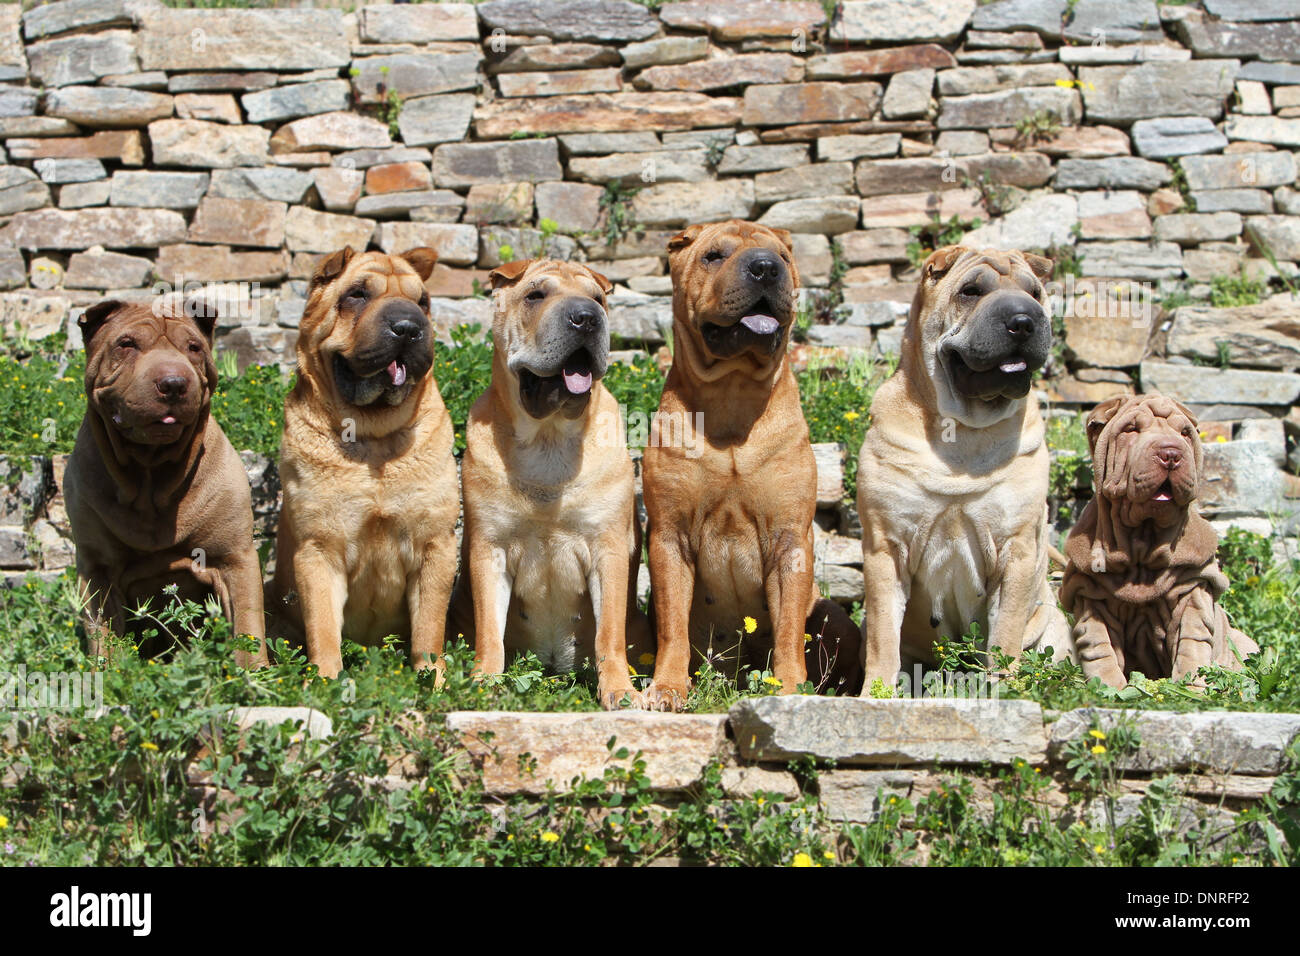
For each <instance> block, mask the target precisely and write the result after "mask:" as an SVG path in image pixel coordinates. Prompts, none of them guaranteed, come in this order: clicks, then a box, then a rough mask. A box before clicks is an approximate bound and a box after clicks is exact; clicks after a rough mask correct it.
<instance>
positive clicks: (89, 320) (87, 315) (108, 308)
mask: <svg viewBox="0 0 1300 956" xmlns="http://www.w3.org/2000/svg"><path fill="white" fill-rule="evenodd" d="M124 305H126V303H125V302H123V301H122V300H121V299H105V300H104V301H103V302H96V303H95V304H94V305H92V306H88V307H87V308H86V310H85V311H84V312H82V313H81V317H80V318H79V319H77V325H78V327H79V328H80V329H81V341H82V343H83V344H84V345H85V347H86V348H87V349H89V348H90V340H91V339H93V338H94V337H95V333H96V332H98V331H99V330H100V329H101V328H103V326H104V323H105V322H107V321H108V320H109V317H110V316H112V314H113V313H114V312H116V311H117V310H118V309H120V308H122V306H124Z"/></svg>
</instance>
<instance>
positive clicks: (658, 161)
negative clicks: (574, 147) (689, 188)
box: [569, 149, 713, 186]
mask: <svg viewBox="0 0 1300 956" xmlns="http://www.w3.org/2000/svg"><path fill="white" fill-rule="evenodd" d="M569 175H570V176H572V177H573V178H575V179H580V180H582V181H584V182H589V183H609V182H622V183H626V184H628V185H636V186H641V185H643V184H645V183H698V182H704V181H705V180H711V179H713V170H712V168H711V167H710V166H709V153H708V150H705V149H684V150H680V151H678V150H656V151H654V152H651V153H609V154H607V155H605V156H575V157H573V158H571V159H570V160H569Z"/></svg>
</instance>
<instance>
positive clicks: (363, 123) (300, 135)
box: [271, 112, 393, 153]
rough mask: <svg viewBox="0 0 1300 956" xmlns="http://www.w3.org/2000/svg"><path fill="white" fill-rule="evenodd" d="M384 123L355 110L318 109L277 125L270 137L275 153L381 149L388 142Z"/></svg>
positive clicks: (388, 144)
mask: <svg viewBox="0 0 1300 956" xmlns="http://www.w3.org/2000/svg"><path fill="white" fill-rule="evenodd" d="M392 142H393V141H392V139H391V138H390V137H389V135H388V127H387V126H385V125H384V124H383V123H381V122H379V121H378V120H376V119H371V118H370V117H368V116H361V115H359V114H357V113H349V112H334V113H321V114H320V115H318V116H308V117H305V118H303V119H299V120H294V121H293V122H292V123H288V124H286V125H284V126H281V127H280V128H279V129H278V130H276V131H275V135H274V136H272V137H271V146H272V147H273V148H274V149H275V151H276V152H277V153H304V152H311V151H313V150H323V149H383V148H385V147H387V146H391V145H392Z"/></svg>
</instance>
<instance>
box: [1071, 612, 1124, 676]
mask: <svg viewBox="0 0 1300 956" xmlns="http://www.w3.org/2000/svg"><path fill="white" fill-rule="evenodd" d="M1074 644H1075V647H1077V648H1078V649H1079V664H1080V665H1081V666H1082V667H1083V676H1084V677H1087V678H1093V677H1099V678H1101V681H1102V683H1105V684H1109V685H1110V686H1111V687H1118V688H1124V687H1127V686H1128V679H1127V678H1126V677H1125V676H1124V669H1123V666H1122V665H1121V662H1120V660H1119V656H1118V654H1117V652H1116V650H1115V645H1114V644H1113V643H1112V642H1111V639H1110V628H1109V627H1107V626H1106V622H1105V620H1103V619H1102V618H1101V617H1099V616H1098V615H1097V614H1096V613H1094V610H1093V607H1092V603H1091V602H1087V603H1085V605H1084V607H1083V610H1082V611H1081V612H1080V614H1079V616H1078V617H1077V618H1076V619H1075V622H1074Z"/></svg>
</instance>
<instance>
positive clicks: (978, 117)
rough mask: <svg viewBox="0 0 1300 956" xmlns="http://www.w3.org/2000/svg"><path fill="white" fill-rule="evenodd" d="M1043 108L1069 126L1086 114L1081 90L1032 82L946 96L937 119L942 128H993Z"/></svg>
mask: <svg viewBox="0 0 1300 956" xmlns="http://www.w3.org/2000/svg"><path fill="white" fill-rule="evenodd" d="M1041 111H1048V112H1051V113H1055V114H1056V115H1057V116H1059V117H1060V119H1061V122H1062V123H1064V124H1065V125H1067V126H1072V125H1074V124H1075V123H1078V122H1079V120H1080V119H1081V118H1082V116H1083V109H1082V107H1081V106H1080V103H1079V94H1078V92H1077V91H1075V90H1072V89H1063V88H1061V87H1058V86H1033V87H1027V88H1025V89H1014V90H1004V91H1001V92H997V93H975V94H973V95H971V96H945V97H944V98H943V101H942V104H941V109H940V113H939V119H938V127H939V129H991V128H993V127H999V126H1014V125H1015V124H1016V123H1017V122H1018V121H1020V120H1022V119H1024V118H1025V117H1026V116H1032V115H1033V114H1035V113H1038V112H1041Z"/></svg>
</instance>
